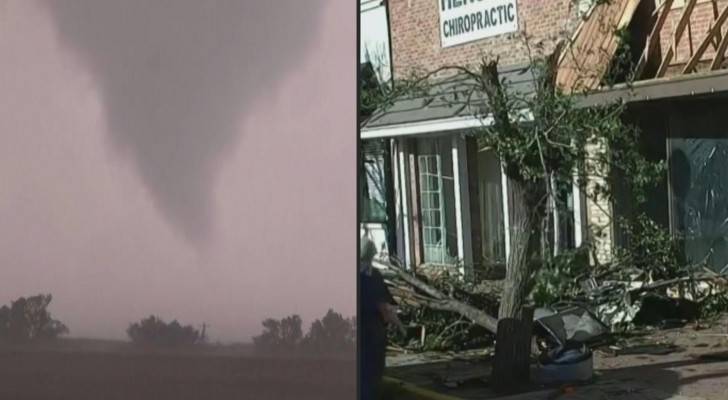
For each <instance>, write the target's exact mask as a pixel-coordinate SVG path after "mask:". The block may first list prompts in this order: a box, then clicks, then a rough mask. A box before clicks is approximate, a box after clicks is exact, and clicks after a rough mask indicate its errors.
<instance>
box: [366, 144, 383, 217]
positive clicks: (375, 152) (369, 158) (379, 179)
mask: <svg viewBox="0 0 728 400" xmlns="http://www.w3.org/2000/svg"><path fill="white" fill-rule="evenodd" d="M382 146H386V142H385V143H381V144H379V146H375V145H373V144H369V146H363V147H364V148H363V155H362V164H363V166H362V168H361V169H360V174H361V178H360V182H361V201H360V203H359V204H360V206H361V207H362V212H361V215H362V222H376V223H386V222H387V221H388V212H387V210H388V204H387V199H388V195H389V193H388V190H389V189H388V187H387V179H386V178H387V173H388V172H387V170H386V166H387V163H386V157H387V152H386V149H384V148H382Z"/></svg>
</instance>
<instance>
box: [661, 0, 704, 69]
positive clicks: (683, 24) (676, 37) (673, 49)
mask: <svg viewBox="0 0 728 400" xmlns="http://www.w3.org/2000/svg"><path fill="white" fill-rule="evenodd" d="M687 1H688V2H687V4H685V8H684V9H683V12H682V14H681V15H680V21H678V23H677V26H676V27H675V33H674V34H673V36H672V46H670V48H669V49H668V50H667V54H665V58H663V59H662V62H661V63H660V67H659V68H658V69H657V77H658V78H661V77H663V76H664V75H665V72H666V71H667V67H668V66H669V65H670V62H672V58H673V57H674V56H675V53H677V45H678V44H679V43H680V39H682V35H683V33H685V28H687V26H688V23H690V16H691V15H692V14H693V9H694V8H695V4H696V3H697V2H698V0H687Z"/></svg>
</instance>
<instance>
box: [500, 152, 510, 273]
mask: <svg viewBox="0 0 728 400" xmlns="http://www.w3.org/2000/svg"><path fill="white" fill-rule="evenodd" d="M501 192H502V194H503V225H504V227H503V228H504V229H503V231H504V232H505V236H506V237H505V240H506V262H508V259H509V258H510V257H511V222H510V216H509V214H508V177H507V176H506V170H505V166H504V165H503V163H502V162H501Z"/></svg>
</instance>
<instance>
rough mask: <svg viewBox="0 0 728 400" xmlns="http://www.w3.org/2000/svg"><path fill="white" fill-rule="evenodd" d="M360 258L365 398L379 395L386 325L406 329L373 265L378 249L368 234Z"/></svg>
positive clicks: (361, 384) (361, 381)
mask: <svg viewBox="0 0 728 400" xmlns="http://www.w3.org/2000/svg"><path fill="white" fill-rule="evenodd" d="M360 250H361V253H360V258H359V280H360V281H359V282H360V293H361V299H360V302H359V304H360V315H361V317H360V320H361V328H360V330H359V332H360V335H361V339H360V341H361V353H360V373H361V379H360V381H359V382H360V387H361V394H362V397H361V399H362V400H375V399H377V398H379V395H380V391H381V381H382V377H383V375H384V367H385V359H386V350H387V330H386V327H387V325H388V324H389V325H393V326H395V327H397V328H398V329H400V330H401V331H404V326H403V325H402V322H401V321H400V320H399V318H398V317H397V311H396V308H395V305H396V303H395V302H394V299H393V298H392V295H391V294H390V293H389V290H388V289H387V286H386V284H385V283H384V278H383V277H382V274H381V272H379V271H378V270H377V269H376V268H374V266H373V265H372V261H373V260H374V256H376V253H377V249H376V246H375V245H374V243H373V242H372V241H371V240H369V239H368V238H366V237H365V238H362V241H361V248H360Z"/></svg>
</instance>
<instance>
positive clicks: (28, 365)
mask: <svg viewBox="0 0 728 400" xmlns="http://www.w3.org/2000/svg"><path fill="white" fill-rule="evenodd" d="M242 353H245V352H241V353H236V352H235V351H229V352H224V351H220V350H219V349H218V350H217V351H205V352H186V353H185V352H169V351H168V352H155V353H151V352H142V351H135V350H133V349H130V348H129V346H125V345H118V344H103V343H100V342H88V343H85V344H79V343H75V344H73V345H70V346H69V345H67V344H66V345H64V344H61V345H57V346H43V347H33V348H28V347H26V348H19V347H3V348H0V377H2V380H1V381H0V382H1V383H0V399H14V400H85V399H88V400H91V399H93V400H98V399H108V400H114V399H119V400H122V399H123V400H129V399H135V400H145V399H150V400H151V399H154V400H167V399H169V400H172V399H174V400H185V399H190V400H192V399H200V400H203V399H204V400H206V399H216V400H217V399H220V400H223V399H256V400H258V399H259V400H268V399H271V400H272V399H297V400H307V399H311V400H314V399H316V400H327V399H332V400H333V399H348V398H353V396H354V393H355V390H356V380H355V371H356V364H355V362H354V360H353V359H351V360H334V359H328V360H317V359H302V358H299V359H293V358H288V359H283V358H263V357H256V356H253V355H251V354H242Z"/></svg>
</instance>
